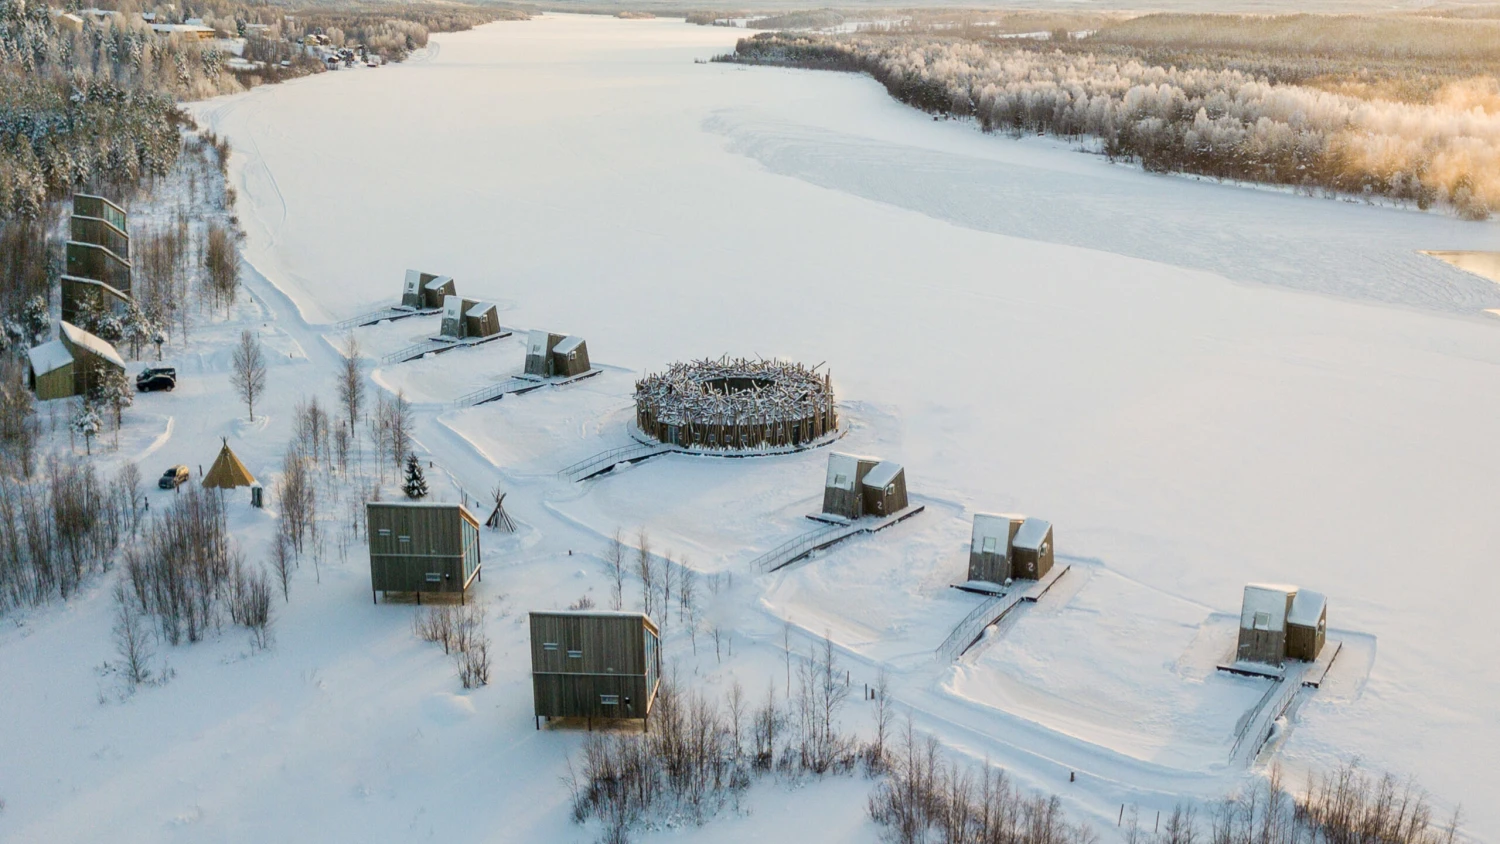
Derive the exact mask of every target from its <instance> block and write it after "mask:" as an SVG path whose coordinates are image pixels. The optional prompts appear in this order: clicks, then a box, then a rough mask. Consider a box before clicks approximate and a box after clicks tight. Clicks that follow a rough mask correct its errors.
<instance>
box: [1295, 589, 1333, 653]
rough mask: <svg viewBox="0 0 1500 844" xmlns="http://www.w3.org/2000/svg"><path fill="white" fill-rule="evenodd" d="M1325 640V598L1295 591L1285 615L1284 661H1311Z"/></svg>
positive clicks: (1326, 634)
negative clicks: (1290, 605) (1285, 658)
mask: <svg viewBox="0 0 1500 844" xmlns="http://www.w3.org/2000/svg"><path fill="white" fill-rule="evenodd" d="M1327 638H1328V599H1327V598H1326V597H1324V596H1323V594H1322V593H1320V592H1314V591H1312V590H1311V589H1298V590H1297V594H1296V596H1295V597H1293V598H1292V607H1291V609H1289V610H1287V614H1286V656H1287V659H1301V660H1305V661H1307V662H1312V661H1314V660H1316V659H1317V658H1318V655H1319V654H1321V653H1322V652H1323V643H1324V642H1325V641H1326V640H1327Z"/></svg>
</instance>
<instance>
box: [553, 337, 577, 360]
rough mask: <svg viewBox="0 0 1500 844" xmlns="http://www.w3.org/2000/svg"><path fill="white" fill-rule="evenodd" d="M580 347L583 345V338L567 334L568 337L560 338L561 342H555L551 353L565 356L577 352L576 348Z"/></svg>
mask: <svg viewBox="0 0 1500 844" xmlns="http://www.w3.org/2000/svg"><path fill="white" fill-rule="evenodd" d="M582 345H583V338H582V337H579V336H576V335H573V334H569V335H568V336H566V337H564V338H562V339H561V340H558V341H557V345H556V346H553V347H552V351H554V352H557V353H559V354H564V355H565V354H567V353H569V352H576V351H578V347H579V346H582Z"/></svg>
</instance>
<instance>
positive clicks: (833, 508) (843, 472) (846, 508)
mask: <svg viewBox="0 0 1500 844" xmlns="http://www.w3.org/2000/svg"><path fill="white" fill-rule="evenodd" d="M879 462H880V461H878V460H876V459H874V458H872V457H858V456H856V455H853V454H844V453H843V452H839V451H835V452H831V453H830V454H829V455H828V474H827V476H826V477H825V479H824V481H823V512H824V513H827V514H828V515H830V516H842V517H843V518H846V519H850V520H853V519H857V518H859V517H860V516H862V515H864V495H863V492H862V489H863V484H864V479H865V475H867V474H869V472H870V470H871V469H873V468H875V465H876V464H877V463H879Z"/></svg>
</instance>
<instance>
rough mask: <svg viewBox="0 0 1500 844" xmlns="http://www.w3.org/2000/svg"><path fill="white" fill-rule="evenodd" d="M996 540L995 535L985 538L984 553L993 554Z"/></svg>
mask: <svg viewBox="0 0 1500 844" xmlns="http://www.w3.org/2000/svg"><path fill="white" fill-rule="evenodd" d="M995 542H996V540H995V537H993V536H986V537H985V538H984V553H986V554H993V553H995Z"/></svg>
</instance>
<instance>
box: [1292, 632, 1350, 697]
mask: <svg viewBox="0 0 1500 844" xmlns="http://www.w3.org/2000/svg"><path fill="white" fill-rule="evenodd" d="M1343 649H1344V643H1343V642H1341V641H1339V640H1337V639H1329V640H1327V641H1325V642H1324V643H1323V652H1322V653H1320V654H1318V658H1317V659H1315V660H1313V663H1312V665H1309V666H1308V667H1307V673H1306V674H1303V675H1302V685H1304V686H1310V687H1312V688H1314V689H1316V688H1318V687H1319V686H1322V685H1323V680H1324V679H1325V678H1327V677H1328V669H1330V668H1332V667H1333V661H1334V660H1335V659H1338V658H1339V652H1340V651H1342V650H1343Z"/></svg>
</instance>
